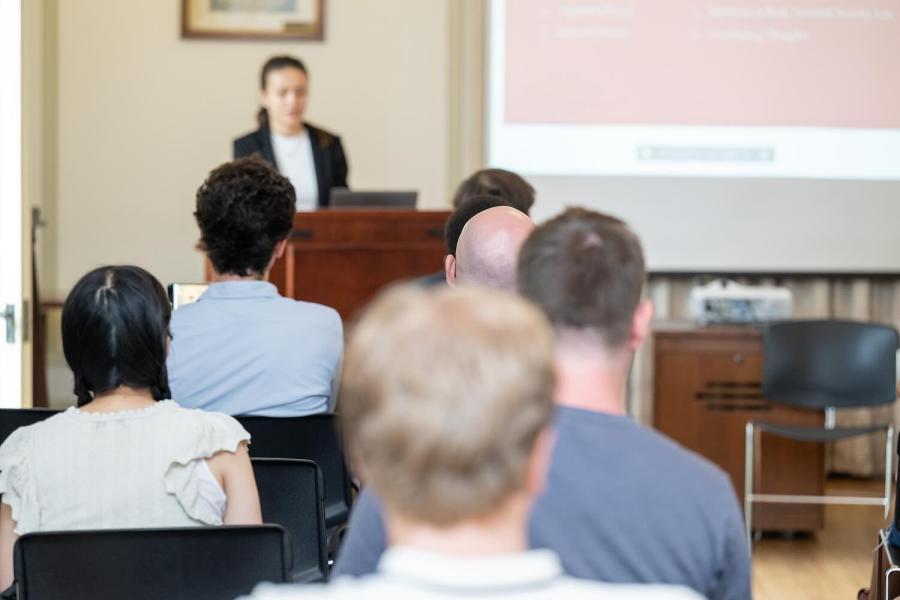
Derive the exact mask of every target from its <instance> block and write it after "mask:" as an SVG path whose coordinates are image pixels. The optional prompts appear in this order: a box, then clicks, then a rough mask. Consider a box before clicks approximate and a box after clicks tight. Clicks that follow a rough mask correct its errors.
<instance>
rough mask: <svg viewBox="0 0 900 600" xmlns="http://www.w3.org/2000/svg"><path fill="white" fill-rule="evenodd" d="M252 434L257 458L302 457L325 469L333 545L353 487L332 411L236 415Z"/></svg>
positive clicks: (328, 523)
mask: <svg viewBox="0 0 900 600" xmlns="http://www.w3.org/2000/svg"><path fill="white" fill-rule="evenodd" d="M235 418H236V419H237V420H238V421H240V423H241V425H243V426H244V429H246V430H247V431H248V432H249V433H250V435H251V440H250V456H251V457H253V458H300V459H304V460H311V461H313V462H314V463H316V464H317V465H318V466H319V468H320V469H321V470H322V479H323V481H324V482H325V527H326V533H327V538H328V542H329V548H332V549H333V548H334V547H335V539H333V538H335V537H336V536H337V535H339V533H340V530H341V529H342V528H343V526H344V525H346V523H347V519H348V518H349V516H350V504H351V502H352V488H351V483H350V475H349V472H348V470H347V465H346V463H345V462H344V449H343V446H342V444H341V440H340V437H339V436H338V431H337V417H336V416H335V415H331V414H323V415H311V416H308V417H287V418H283V417H247V416H238V417H235Z"/></svg>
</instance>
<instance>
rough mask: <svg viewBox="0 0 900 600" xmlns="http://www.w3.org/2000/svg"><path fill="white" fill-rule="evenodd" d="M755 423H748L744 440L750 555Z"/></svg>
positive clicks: (751, 543) (745, 501)
mask: <svg viewBox="0 0 900 600" xmlns="http://www.w3.org/2000/svg"><path fill="white" fill-rule="evenodd" d="M754 434H755V431H754V427H753V422H752V421H751V422H749V423H747V427H746V429H745V438H744V527H745V528H746V532H747V546H748V548H749V549H750V553H751V554H752V553H753V501H752V500H751V499H750V496H751V495H752V494H753V453H754V447H753V441H754Z"/></svg>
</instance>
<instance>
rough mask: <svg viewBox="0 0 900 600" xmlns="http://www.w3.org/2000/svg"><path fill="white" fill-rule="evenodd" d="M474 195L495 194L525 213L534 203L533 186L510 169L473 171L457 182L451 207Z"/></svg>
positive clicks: (455, 206)
mask: <svg viewBox="0 0 900 600" xmlns="http://www.w3.org/2000/svg"><path fill="white" fill-rule="evenodd" d="M475 196H496V197H498V198H503V199H504V200H506V201H507V202H508V203H509V205H510V206H512V207H513V208H518V209H519V210H521V211H522V212H523V213H525V214H526V215H527V214H529V212H530V211H531V207H532V205H533V204H534V188H533V187H531V184H529V183H528V182H527V181H525V180H524V179H522V178H521V177H520V176H519V175H516V174H515V173H513V172H512V171H506V170H505V169H482V170H480V171H476V172H475V173H473V174H472V175H471V176H470V177H469V178H468V179H466V180H465V181H463V182H462V183H461V184H459V187H458V188H456V193H455V194H454V195H453V208H454V209H456V208H459V207H460V206H462V204H463V202H465V201H466V200H468V199H469V198H474V197H475Z"/></svg>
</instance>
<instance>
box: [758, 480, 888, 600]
mask: <svg viewBox="0 0 900 600" xmlns="http://www.w3.org/2000/svg"><path fill="white" fill-rule="evenodd" d="M883 490H884V484H883V483H879V482H877V481H858V480H852V479H834V480H829V482H828V493H829V494H835V493H840V492H848V493H851V494H858V495H868V494H872V495H877V494H881V493H883ZM884 525H885V520H884V518H883V516H882V509H881V508H880V507H874V506H827V507H826V508H825V529H824V530H822V531H821V532H819V534H818V535H816V536H809V537H795V538H786V537H777V536H776V537H771V536H766V537H763V539H762V540H760V541H758V542H756V544H754V547H753V596H754V598H755V599H757V600H788V599H791V600H797V599H803V598H811V599H813V598H814V599H816V600H832V599H833V600H839V599H840V600H854V599H855V598H856V593H857V591H858V590H859V589H860V588H863V587H868V586H869V577H870V575H871V566H872V552H873V550H874V548H875V538H876V535H877V531H878V529H879V528H881V527H883V526H884Z"/></svg>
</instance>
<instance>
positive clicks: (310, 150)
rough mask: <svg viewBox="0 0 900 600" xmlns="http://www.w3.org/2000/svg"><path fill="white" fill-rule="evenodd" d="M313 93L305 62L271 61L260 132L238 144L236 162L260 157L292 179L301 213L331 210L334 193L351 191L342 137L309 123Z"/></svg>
mask: <svg viewBox="0 0 900 600" xmlns="http://www.w3.org/2000/svg"><path fill="white" fill-rule="evenodd" d="M308 90H309V78H308V75H307V72H306V67H305V66H304V65H303V63H302V62H300V60H298V59H296V58H294V57H292V56H273V57H272V58H270V59H269V60H267V61H266V64H265V65H263V68H262V73H261V74H260V90H259V104H260V109H259V113H258V115H257V120H258V121H259V129H257V130H256V131H254V132H253V133H249V134H247V135H245V136H243V137H240V138H238V139H236V140H234V158H243V157H245V156H251V155H253V154H258V155H259V156H261V157H262V158H263V159H265V160H266V161H267V162H269V163H270V164H272V165H273V166H274V167H275V168H276V169H278V171H279V172H280V173H281V174H282V175H284V176H285V177H287V178H288V179H289V180H290V181H291V183H292V184H293V186H294V191H295V192H296V196H297V210H298V211H300V210H315V209H317V208H319V207H322V206H328V204H329V198H330V196H331V189H332V188H345V187H347V158H346V156H344V148H343V147H342V146H341V138H339V137H338V136H336V135H335V134H333V133H331V132H328V131H325V130H324V129H319V128H318V127H313V126H312V125H310V124H309V123H306V122H305V121H304V120H303V114H304V112H305V111H306V101H307V94H308Z"/></svg>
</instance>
